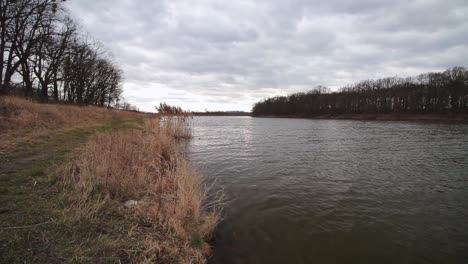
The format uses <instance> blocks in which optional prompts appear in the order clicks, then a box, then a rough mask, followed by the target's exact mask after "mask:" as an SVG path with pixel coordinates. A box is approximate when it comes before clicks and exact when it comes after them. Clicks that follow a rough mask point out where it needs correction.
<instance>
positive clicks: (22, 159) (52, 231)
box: [0, 120, 137, 263]
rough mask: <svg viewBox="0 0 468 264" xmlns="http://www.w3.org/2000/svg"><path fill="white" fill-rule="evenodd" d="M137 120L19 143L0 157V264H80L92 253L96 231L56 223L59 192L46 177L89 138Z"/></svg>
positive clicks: (87, 226) (59, 212)
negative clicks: (33, 141) (35, 141)
mask: <svg viewBox="0 0 468 264" xmlns="http://www.w3.org/2000/svg"><path fill="white" fill-rule="evenodd" d="M136 121H137V120H125V121H122V120H111V121H108V122H105V123H104V124H103V125H102V126H100V127H95V128H76V129H72V130H67V131H55V132H51V134H49V135H48V136H46V137H44V138H41V139H40V140H38V141H37V142H39V143H35V144H26V143H23V144H18V145H17V147H16V148H15V149H14V150H13V151H10V152H9V153H3V154H1V155H0V263H63V262H71V263H82V262H84V261H83V260H84V259H80V258H81V257H80V256H86V255H87V251H93V250H94V249H93V244H94V243H97V242H96V241H98V240H99V241H100V237H101V234H102V232H99V230H97V231H98V232H96V228H97V229H99V228H101V227H98V226H93V225H90V224H89V223H83V225H81V224H80V225H74V226H69V225H68V224H66V223H65V222H63V221H61V218H62V217H63V210H62V208H63V204H61V201H60V187H59V185H58V184H56V182H55V181H54V179H53V177H50V176H51V173H50V172H51V171H52V169H53V168H54V167H55V166H56V165H58V164H60V163H61V162H63V161H64V159H65V158H66V157H67V155H69V154H70V153H71V152H72V151H73V150H74V149H76V148H77V147H80V146H82V145H83V144H84V143H85V142H86V140H87V139H88V138H89V137H90V136H91V135H93V134H95V133H97V132H100V131H109V130H116V129H124V128H127V127H130V126H132V124H134V123H135V122H136ZM101 242H102V241H101ZM91 255H93V256H95V255H96V252H93V254H91ZM71 256H73V257H74V259H73V258H71ZM77 256H78V257H77ZM83 258H84V257H83ZM93 262H94V261H93Z"/></svg>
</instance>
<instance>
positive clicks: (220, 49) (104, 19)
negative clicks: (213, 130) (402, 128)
mask: <svg viewBox="0 0 468 264" xmlns="http://www.w3.org/2000/svg"><path fill="white" fill-rule="evenodd" d="M66 3H67V6H68V8H69V10H70V12H71V13H72V14H73V16H74V17H75V18H77V20H78V21H79V23H80V24H81V25H82V26H83V27H84V29H85V30H86V31H88V32H90V34H91V35H92V36H94V37H96V38H97V39H98V40H100V41H101V42H103V43H104V45H105V46H106V47H108V48H109V49H110V50H111V52H112V53H113V54H114V56H115V58H116V60H117V61H118V62H119V63H120V64H121V65H122V68H123V69H124V71H125V83H124V88H125V93H124V95H125V97H126V98H127V100H128V101H130V102H131V103H133V104H135V105H137V106H138V107H139V108H140V109H142V110H146V111H153V110H154V108H153V106H154V105H156V104H158V103H159V102H161V101H165V102H167V103H170V104H177V105H180V106H183V107H184V108H186V109H191V110H205V109H208V110H247V111H249V110H250V109H251V107H252V104H253V103H254V102H256V101H258V100H260V99H262V98H264V97H269V96H273V95H279V94H288V93H292V92H297V91H306V90H309V89H311V88H312V87H314V86H316V85H326V86H330V87H332V88H333V87H338V86H341V85H345V84H349V83H353V82H356V81H359V80H363V79H369V78H379V77H386V76H395V75H398V76H409V75H415V74H419V73H422V72H427V71H439V70H443V69H445V68H448V67H451V66H467V65H465V64H466V59H467V58H468V19H467V17H468V2H467V1H465V0H459V1H457V0H452V1H450V0H446V1H440V0H439V1H435V0H419V1H407V0H404V1H403V0H394V1H377V0H353V1H351V0H337V1H319V0H314V1H311V0H291V1H281V0H264V1H262V0H260V1H247V0H238V1H223V0H219V1H216V0H199V1H189V0H171V1H164V0H160V1H151V0H141V1H134V0H99V1H95V0H80V1H69V2H68V1H67V2H66Z"/></svg>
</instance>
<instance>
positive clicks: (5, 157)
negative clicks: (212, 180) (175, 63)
mask: <svg viewBox="0 0 468 264" xmlns="http://www.w3.org/2000/svg"><path fill="white" fill-rule="evenodd" d="M0 100H1V101H0V110H1V111H0V118H1V121H2V122H1V126H2V127H1V129H0V133H1V139H0V144H1V146H2V148H1V153H0V181H1V187H0V188H1V192H0V193H1V196H0V222H1V225H0V260H1V261H0V262H2V263H3V262H5V263H23V262H28V263H63V262H67V261H70V262H78V263H90V262H91V263H116V262H121V263H155V262H156V263H204V262H206V259H207V257H208V256H209V254H210V252H209V251H210V247H209V245H208V244H207V241H208V240H210V238H211V236H212V232H213V230H214V228H215V226H216V224H217V222H218V220H219V210H217V208H216V207H213V206H211V207H210V206H208V204H207V200H206V199H207V197H206V193H207V190H206V188H205V187H204V184H203V182H202V178H201V177H200V175H198V173H197V172H196V170H194V168H193V167H192V166H191V164H190V162H189V161H188V160H187V159H186V158H185V156H184V154H183V153H182V152H181V150H180V148H179V147H178V141H179V140H181V139H180V135H178V134H177V133H180V132H181V131H182V132H184V133H186V131H187V130H186V129H182V130H179V128H176V127H174V122H171V121H170V120H171V118H172V120H177V121H178V123H177V124H178V125H177V126H179V125H180V124H182V123H183V122H180V120H178V119H177V117H166V118H165V121H164V122H162V121H161V119H160V117H158V116H156V115H148V114H141V113H132V112H126V111H118V110H110V109H104V108H98V107H78V106H64V105H45V104H35V103H31V102H29V101H26V100H23V99H18V98H10V97H2V98H0ZM183 137H187V134H184V135H183Z"/></svg>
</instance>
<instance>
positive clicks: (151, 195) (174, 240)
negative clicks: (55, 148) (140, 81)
mask: <svg viewBox="0 0 468 264" xmlns="http://www.w3.org/2000/svg"><path fill="white" fill-rule="evenodd" d="M187 124H188V123H187V122H186V121H184V120H183V119H180V118H179V117H177V116H171V115H165V116H164V117H162V118H153V119H148V120H146V121H145V123H144V125H142V126H141V127H140V128H139V129H132V130H127V131H120V132H113V133H103V134H100V135H97V136H96V137H95V138H93V139H92V140H91V141H89V142H88V144H87V145H86V146H85V147H84V149H83V150H82V151H81V153H80V154H79V156H78V158H76V159H74V160H72V161H70V162H69V163H67V164H66V165H65V166H63V167H62V168H61V169H60V174H61V176H62V179H63V181H64V183H65V185H64V186H65V190H67V192H66V193H67V195H68V197H71V201H72V203H71V205H70V206H69V207H68V209H67V215H69V216H71V217H72V218H74V219H75V220H77V219H83V218H88V219H93V218H95V219H99V218H101V217H102V215H105V213H106V210H109V207H112V206H114V207H118V210H120V211H122V212H124V214H125V215H127V216H128V217H130V218H132V219H136V220H135V221H134V226H133V227H132V230H136V232H137V233H138V234H140V237H143V240H144V243H143V244H144V246H143V250H142V251H141V252H140V253H138V254H134V253H129V256H130V258H131V259H132V261H135V262H136V263H141V262H148V263H149V262H152V263H154V262H156V263H204V262H206V259H207V256H208V255H209V246H208V244H207V243H206V241H207V240H209V239H210V238H211V236H212V233H213V230H214V228H215V227H216V224H217V223H218V221H219V217H220V210H219V203H217V202H214V203H212V202H213V201H208V199H207V198H208V197H207V192H208V190H207V188H206V186H205V185H204V184H203V180H202V178H201V177H200V176H199V174H198V173H197V172H196V170H195V169H194V168H193V167H192V165H191V164H190V162H189V161H188V160H187V159H186V158H185V157H184V154H183V153H182V152H181V151H180V150H179V149H180V148H178V147H177V144H178V143H177V141H178V140H176V139H177V138H180V137H181V134H180V133H183V137H187V136H188V135H187V134H185V133H187V131H189V130H188V128H184V129H182V130H181V129H180V128H181V127H182V126H183V125H187ZM130 202H131V203H130ZM130 204H132V205H130ZM125 205H128V207H129V208H126V207H125Z"/></svg>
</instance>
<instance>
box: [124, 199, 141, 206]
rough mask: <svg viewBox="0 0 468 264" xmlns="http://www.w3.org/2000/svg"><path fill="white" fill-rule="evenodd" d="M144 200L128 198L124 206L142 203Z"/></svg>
mask: <svg viewBox="0 0 468 264" xmlns="http://www.w3.org/2000/svg"><path fill="white" fill-rule="evenodd" d="M141 203H142V201H135V200H128V201H126V202H125V203H124V206H125V207H127V208H129V207H132V206H134V205H137V204H141Z"/></svg>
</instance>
